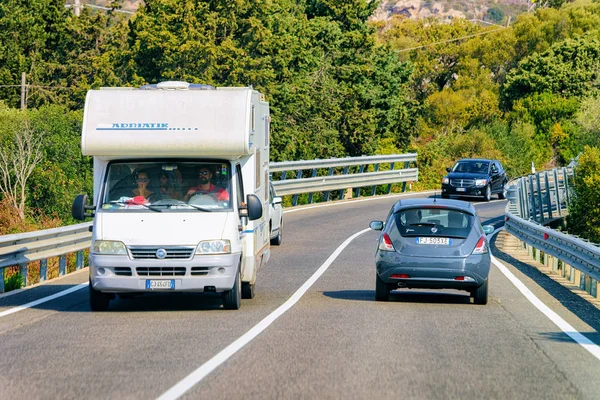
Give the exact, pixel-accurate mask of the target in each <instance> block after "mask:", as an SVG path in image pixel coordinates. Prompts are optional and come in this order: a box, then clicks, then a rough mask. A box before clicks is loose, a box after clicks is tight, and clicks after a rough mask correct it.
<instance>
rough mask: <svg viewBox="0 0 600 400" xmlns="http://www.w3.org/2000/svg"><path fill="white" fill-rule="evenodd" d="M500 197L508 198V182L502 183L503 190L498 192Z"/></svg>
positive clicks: (501, 198) (502, 198)
mask: <svg viewBox="0 0 600 400" xmlns="http://www.w3.org/2000/svg"><path fill="white" fill-rule="evenodd" d="M498 198H499V199H500V200H504V199H505V198H506V182H504V183H503V184H502V191H501V192H500V193H498Z"/></svg>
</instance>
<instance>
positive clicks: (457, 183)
mask: <svg viewBox="0 0 600 400" xmlns="http://www.w3.org/2000/svg"><path fill="white" fill-rule="evenodd" d="M450 184H451V185H452V186H454V187H471V186H473V185H475V179H450Z"/></svg>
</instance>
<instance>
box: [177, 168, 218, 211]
mask: <svg viewBox="0 0 600 400" xmlns="http://www.w3.org/2000/svg"><path fill="white" fill-rule="evenodd" d="M212 176H213V174H212V170H211V168H210V167H208V166H206V165H202V166H200V168H199V170H198V178H199V183H200V184H199V185H198V186H194V187H191V188H190V189H189V190H188V191H187V193H186V194H185V196H183V201H186V202H187V201H189V199H190V198H191V197H192V196H193V195H195V194H207V195H213V196H215V197H216V199H217V200H219V201H229V193H227V191H226V190H224V189H223V188H220V187H217V186H216V185H214V184H213V183H212V182H211V181H210V180H211V178H212Z"/></svg>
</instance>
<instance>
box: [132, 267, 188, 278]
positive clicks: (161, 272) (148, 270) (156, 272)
mask: <svg viewBox="0 0 600 400" xmlns="http://www.w3.org/2000/svg"><path fill="white" fill-rule="evenodd" d="M135 271H136V272H137V274H138V275H139V276H183V275H185V267H137V268H136V269H135Z"/></svg>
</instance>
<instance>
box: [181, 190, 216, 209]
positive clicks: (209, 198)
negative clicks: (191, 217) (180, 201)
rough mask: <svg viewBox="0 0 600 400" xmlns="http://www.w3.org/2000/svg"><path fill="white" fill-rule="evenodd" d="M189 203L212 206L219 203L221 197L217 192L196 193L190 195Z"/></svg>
mask: <svg viewBox="0 0 600 400" xmlns="http://www.w3.org/2000/svg"><path fill="white" fill-rule="evenodd" d="M188 203H189V204H195V205H199V206H212V205H218V204H219V198H218V197H217V195H216V194H215V193H194V194H193V195H191V196H190V199H189V200H188Z"/></svg>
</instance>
